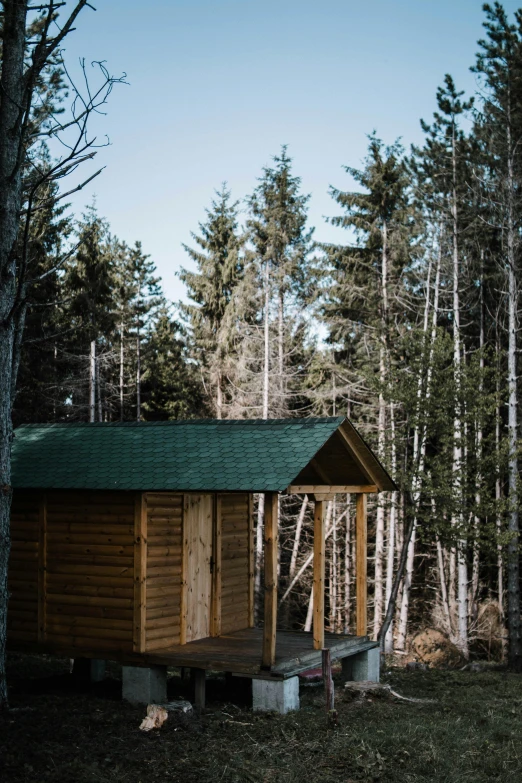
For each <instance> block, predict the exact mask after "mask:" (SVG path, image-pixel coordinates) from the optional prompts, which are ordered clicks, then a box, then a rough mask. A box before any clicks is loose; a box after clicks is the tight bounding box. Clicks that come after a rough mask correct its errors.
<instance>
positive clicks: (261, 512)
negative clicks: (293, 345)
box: [254, 261, 270, 619]
mask: <svg viewBox="0 0 522 783" xmlns="http://www.w3.org/2000/svg"><path fill="white" fill-rule="evenodd" d="M264 293H265V308H264V310H265V311H264V323H263V331H264V356H263V419H268V399H269V372H270V329H269V318H270V266H269V262H268V261H267V262H266V264H265V292H264ZM264 516H265V496H264V495H259V501H258V505H257V527H256V557H255V566H256V567H255V577H254V604H255V614H256V617H257V618H258V619H259V618H260V617H261V570H262V567H263V523H264Z"/></svg>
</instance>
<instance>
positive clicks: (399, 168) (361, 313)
mask: <svg viewBox="0 0 522 783" xmlns="http://www.w3.org/2000/svg"><path fill="white" fill-rule="evenodd" d="M345 171H346V172H347V174H349V175H350V176H351V177H352V178H353V179H354V180H355V182H356V183H357V184H359V185H360V186H362V188H363V190H362V191H341V190H339V189H338V188H335V187H331V188H330V194H331V196H332V197H333V198H334V199H335V201H336V202H337V203H338V204H339V206H340V207H342V209H343V214H342V215H340V216H337V217H333V218H330V219H329V222H330V223H332V224H333V225H335V226H341V227H343V228H346V229H349V230H352V231H354V232H355V237H356V244H355V245H348V246H341V247H340V246H333V245H327V246H325V247H324V249H325V251H326V262H327V280H328V290H327V293H326V296H325V303H324V306H323V315H324V318H325V320H326V322H327V325H328V329H329V336H328V340H329V342H330V343H331V344H332V345H333V346H334V348H335V349H336V352H337V355H338V359H339V361H340V364H341V367H343V368H344V367H346V369H347V371H348V373H349V374H351V376H352V380H351V384H353V386H355V384H357V386H359V388H363V387H364V386H366V393H365V395H364V396H365V401H366V402H367V401H368V392H370V393H371V392H373V394H376V396H377V406H376V407H377V417H376V418H377V422H376V423H377V450H378V454H379V456H380V458H381V459H383V460H384V459H385V456H386V451H387V449H388V451H389V454H390V456H391V457H392V458H393V460H394V461H396V452H397V446H396V443H395V441H394V439H393V438H392V439H391V441H390V442H389V444H388V445H387V443H386V440H387V433H388V434H390V433H393V432H394V428H391V427H390V421H391V420H390V415H391V407H390V406H391V405H392V404H393V400H392V397H391V385H390V384H391V374H390V373H391V371H392V368H393V364H394V360H393V357H392V353H393V351H392V345H393V333H394V329H395V324H396V322H397V321H396V318H395V315H396V314H397V312H398V311H400V309H401V304H400V299H399V297H398V293H399V289H400V286H401V281H402V274H403V271H404V269H405V267H407V265H408V263H409V258H410V255H409V252H410V248H409V243H410V242H411V238H412V231H411V215H410V210H409V200H408V179H407V174H406V168H405V163H404V160H403V149H402V146H401V145H400V144H399V142H395V144H393V145H391V146H385V145H384V144H383V142H382V141H381V140H380V139H379V138H377V136H376V134H375V133H373V134H372V135H370V136H369V144H368V154H367V157H366V159H365V161H364V168H363V169H355V168H353V167H350V166H346V167H345ZM369 352H371V354H372V360H371V364H370V365H368V358H367V357H368V353H369ZM375 363H376V364H377V366H378V371H377V372H375V369H374V368H375ZM354 373H355V377H354ZM357 376H358V377H357ZM354 382H355V383H354ZM361 383H362V387H361ZM353 392H354V389H353V388H352V389H351V390H350V391H349V390H348V389H346V393H347V395H349V394H352V395H353ZM370 418H371V417H370ZM368 424H369V425H370V426H372V425H373V424H374V422H373V421H371V420H370V421H367V425H368ZM393 455H395V456H393ZM395 502H396V498H395V496H394V497H393V498H392V501H391V508H390V515H391V521H390V524H391V525H392V526H394V525H395ZM384 537H385V504H384V501H383V500H382V499H381V498H379V501H378V505H377V521H376V542H375V600H374V607H375V609H374V634H375V635H376V634H377V633H378V630H379V628H380V625H381V622H382V614H383V609H384V582H383V575H384V552H385V550H384ZM388 538H389V539H391V536H390V535H389V536H388Z"/></svg>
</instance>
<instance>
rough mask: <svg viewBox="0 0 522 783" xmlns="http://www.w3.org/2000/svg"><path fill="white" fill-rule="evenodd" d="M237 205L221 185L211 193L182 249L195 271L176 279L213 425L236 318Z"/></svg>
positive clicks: (223, 398)
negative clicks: (185, 299) (202, 218)
mask: <svg viewBox="0 0 522 783" xmlns="http://www.w3.org/2000/svg"><path fill="white" fill-rule="evenodd" d="M237 208H238V202H232V201H231V193H230V191H229V190H228V189H227V187H226V184H225V183H224V184H223V185H222V188H221V190H220V191H216V198H215V199H213V201H212V205H211V207H210V209H207V210H206V213H207V220H206V222H205V223H200V224H199V230H200V235H199V236H198V235H197V234H192V238H193V239H194V241H195V242H196V243H197V245H198V246H199V249H193V248H190V247H188V246H187V245H184V248H185V250H186V252H187V253H188V255H189V256H190V258H191V259H192V261H194V263H195V264H196V268H197V271H196V272H192V271H190V270H187V269H182V270H181V272H180V277H181V279H182V280H183V282H184V283H185V285H186V286H187V291H188V295H189V297H190V299H192V301H193V302H194V304H188V305H182V312H183V313H184V314H185V316H186V317H187V318H188V321H189V329H190V340H191V344H192V354H193V356H194V358H195V359H196V361H197V362H198V364H199V366H200V368H201V371H202V373H203V376H204V378H205V385H206V387H207V396H208V404H209V406H210V408H211V410H213V412H214V413H215V416H216V417H217V418H218V419H221V418H223V417H224V414H225V410H226V404H227V392H226V385H227V382H226V378H227V374H228V372H229V371H230V369H231V368H230V354H231V352H232V345H233V337H234V326H235V318H236V316H237V312H235V308H234V294H235V293H236V292H237V287H238V285H239V283H240V282H241V280H242V277H243V258H242V249H243V245H244V238H243V237H241V235H240V233H239V230H238V216H237Z"/></svg>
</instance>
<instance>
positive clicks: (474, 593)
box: [470, 250, 485, 622]
mask: <svg viewBox="0 0 522 783" xmlns="http://www.w3.org/2000/svg"><path fill="white" fill-rule="evenodd" d="M483 270H484V251H483V250H482V251H481V254H480V334H479V349H480V357H479V367H480V379H479V396H480V398H481V399H482V397H483V395H484V340H485V335H484V273H483ZM482 445H483V432H482V413H481V412H479V420H478V422H477V438H476V447H475V451H476V455H477V465H478V471H477V477H476V492H475V514H474V517H473V564H472V572H471V596H470V599H471V600H470V610H471V611H470V617H471V620H472V622H476V621H477V618H478V592H479V577H480V536H479V532H480V517H479V514H480V507H481V502H482Z"/></svg>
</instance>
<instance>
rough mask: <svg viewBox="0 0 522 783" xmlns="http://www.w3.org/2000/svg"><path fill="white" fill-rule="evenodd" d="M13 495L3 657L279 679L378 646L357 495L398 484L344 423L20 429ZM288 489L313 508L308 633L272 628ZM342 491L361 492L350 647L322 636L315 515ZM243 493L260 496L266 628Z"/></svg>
mask: <svg viewBox="0 0 522 783" xmlns="http://www.w3.org/2000/svg"><path fill="white" fill-rule="evenodd" d="M13 486H14V496H13V505H12V520H11V523H12V539H13V548H12V556H11V562H10V569H9V585H10V592H11V600H10V607H9V615H8V642H9V644H10V646H11V648H13V649H30V650H35V651H38V650H40V651H42V652H56V653H60V654H65V655H69V656H71V657H79V656H82V657H93V658H101V657H104V658H109V659H111V658H112V659H115V660H121V661H122V662H125V663H129V664H131V665H132V664H133V663H135V664H138V665H139V664H142V665H146V664H152V663H158V664H169V665H173V666H176V665H182V666H192V667H194V668H199V669H209V668H213V669H218V670H219V669H221V670H224V671H232V672H234V671H235V672H237V673H238V674H244V675H247V676H248V675H250V676H267V674H268V675H270V676H273V677H282V678H284V677H287V676H290V674H292V673H295V672H296V671H299V670H302V669H305V668H309V667H310V666H311V665H316V658H318V656H319V657H320V650H321V649H322V648H323V647H324V646H325V645H326V646H328V647H330V649H331V650H332V657H343V655H348V654H350V651H353V650H355V649H357V650H361V649H366V648H367V647H368V645H370V646H371V645H374V643H372V642H369V641H368V640H367V637H366V633H367V625H366V497H367V494H368V493H371V492H375V491H379V490H393V489H394V488H395V485H394V484H393V482H392V480H391V479H390V477H389V476H388V474H387V473H386V471H385V470H384V468H383V467H382V465H381V464H380V463H379V461H378V460H377V458H376V457H375V455H374V454H373V453H372V451H371V450H370V449H369V447H368V446H367V445H366V443H365V442H364V441H363V439H362V438H361V437H360V436H359V434H358V433H357V431H356V430H355V429H354V427H353V426H352V425H351V424H350V422H349V421H348V420H347V419H344V418H343V417H335V418H315V419H280V420H268V421H261V420H242V421H226V420H220V421H212V420H193V421H174V422H162V423H159V422H158V423H154V422H151V423H140V424H134V423H133V424H121V423H118V424H55V425H26V426H23V427H19V428H18V429H17V430H16V434H15V442H14V448H13ZM284 492H289V493H297V494H299V493H301V494H307V495H308V496H309V497H311V498H312V499H313V500H314V501H315V513H314V575H313V633H312V634H311V635H310V634H305V633H302V632H283V631H278V630H277V591H278V577H277V558H278V517H279V496H280V495H281V493H284ZM339 492H346V493H348V492H349V493H355V494H356V498H357V515H356V516H357V521H356V531H357V546H356V550H357V564H356V569H357V573H356V584H357V612H356V614H357V637H349V636H335V635H333V634H326V635H325V631H324V570H325V564H324V560H325V522H324V509H323V506H324V502H325V500H326V499H328V498H329V497H331V496H332V495H334V494H335V493H339ZM254 493H264V494H265V528H264V549H265V551H264V622H263V628H262V630H261V629H257V628H255V627H254V551H253V546H254V544H253V542H254V538H253V495H254ZM354 645H356V646H355V647H354ZM365 645H366V647H365Z"/></svg>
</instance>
